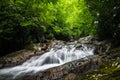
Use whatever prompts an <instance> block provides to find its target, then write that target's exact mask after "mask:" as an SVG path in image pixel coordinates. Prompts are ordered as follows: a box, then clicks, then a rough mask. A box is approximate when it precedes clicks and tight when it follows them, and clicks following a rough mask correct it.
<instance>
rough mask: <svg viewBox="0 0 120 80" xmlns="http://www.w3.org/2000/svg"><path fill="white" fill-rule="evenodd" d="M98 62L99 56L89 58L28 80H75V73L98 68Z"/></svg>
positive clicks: (50, 70) (39, 73)
mask: <svg viewBox="0 0 120 80" xmlns="http://www.w3.org/2000/svg"><path fill="white" fill-rule="evenodd" d="M99 62H100V61H99V56H89V57H86V58H83V59H79V60H76V61H72V62H69V63H66V64H64V65H61V66H58V67H54V68H51V69H48V70H45V71H42V72H38V73H36V74H35V75H29V76H30V77H31V79H30V80H58V79H61V78H63V80H75V77H76V75H75V74H76V73H81V74H82V73H85V72H88V71H90V70H92V69H95V68H98V66H99ZM27 78H28V77H27ZM24 79H26V78H24Z"/></svg>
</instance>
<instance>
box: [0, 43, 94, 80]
mask: <svg viewBox="0 0 120 80" xmlns="http://www.w3.org/2000/svg"><path fill="white" fill-rule="evenodd" d="M90 55H93V49H92V48H90V47H87V46H86V45H83V44H81V46H80V47H78V46H76V44H69V45H55V46H54V47H53V48H51V50H50V51H49V52H46V53H44V54H43V55H41V56H33V57H31V58H30V59H28V60H27V61H25V62H24V63H23V64H21V65H18V66H15V67H12V68H5V69H0V77H1V76H2V77H4V76H5V75H7V76H9V78H8V79H6V80H11V79H10V78H13V79H14V78H16V77H19V76H22V75H25V74H29V73H31V74H34V73H36V72H39V71H44V70H46V69H49V68H52V67H56V66H60V65H63V64H65V63H67V62H70V61H74V60H77V59H81V58H84V57H86V56H90Z"/></svg>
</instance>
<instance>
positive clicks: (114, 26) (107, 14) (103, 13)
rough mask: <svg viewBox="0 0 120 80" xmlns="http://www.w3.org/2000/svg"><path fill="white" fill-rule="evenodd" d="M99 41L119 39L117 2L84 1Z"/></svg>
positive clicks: (119, 10) (119, 4) (119, 8)
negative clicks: (91, 16)
mask: <svg viewBox="0 0 120 80" xmlns="http://www.w3.org/2000/svg"><path fill="white" fill-rule="evenodd" d="M86 2H87V4H88V6H89V8H90V11H91V13H92V15H93V16H94V17H95V23H96V24H97V25H98V27H97V34H98V35H99V37H100V39H114V40H115V41H116V40H117V42H119V39H120V15H119V14H120V1H119V0H116V1H115V0H86Z"/></svg>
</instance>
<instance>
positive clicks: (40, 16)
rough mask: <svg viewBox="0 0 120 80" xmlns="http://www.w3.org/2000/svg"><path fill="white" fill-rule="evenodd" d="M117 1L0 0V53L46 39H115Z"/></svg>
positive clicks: (119, 28)
mask: <svg viewBox="0 0 120 80" xmlns="http://www.w3.org/2000/svg"><path fill="white" fill-rule="evenodd" d="M119 5H120V1H119V0H116V1H114V0H1V2H0V21H1V23H0V53H2V54H1V55H4V53H9V52H12V51H15V50H19V49H22V48H24V46H25V45H27V44H31V43H36V42H43V41H44V40H45V39H61V40H66V41H67V40H70V39H76V38H79V37H81V36H87V35H98V36H99V37H100V38H101V39H105V38H109V39H110V38H115V40H117V41H118V40H119V38H120V15H119V14H120V7H119ZM106 36H107V37H106Z"/></svg>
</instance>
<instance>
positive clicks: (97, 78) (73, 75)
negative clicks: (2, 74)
mask: <svg viewBox="0 0 120 80" xmlns="http://www.w3.org/2000/svg"><path fill="white" fill-rule="evenodd" d="M74 43H76V44H77V45H76V47H77V48H80V47H81V45H80V44H86V45H88V46H89V47H92V48H94V54H95V56H97V57H91V58H88V60H85V61H84V59H82V60H76V61H73V62H69V63H66V64H65V65H62V66H59V67H56V68H51V69H49V70H46V71H44V72H43V73H41V72H40V73H37V74H35V75H28V76H27V77H26V76H25V77H23V78H22V79H21V80H26V79H30V80H44V79H47V78H49V79H51V80H54V79H59V80H86V79H87V80H106V79H108V80H119V79H120V77H119V74H120V47H112V45H111V43H110V42H108V41H97V39H95V38H93V37H90V36H88V37H84V38H80V39H79V40H77V41H74V42H65V41H57V40H54V41H48V42H46V43H43V44H42V43H38V44H32V45H29V46H27V47H26V49H23V50H20V51H17V52H14V53H12V54H10V55H7V56H4V57H2V58H0V66H1V68H5V67H13V66H16V65H19V64H22V63H23V62H24V61H26V60H27V59H29V58H30V57H32V56H36V55H42V54H43V53H45V52H47V51H49V50H50V48H51V47H53V46H54V45H56V44H66V45H67V44H74ZM66 66H69V69H67V68H66Z"/></svg>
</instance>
